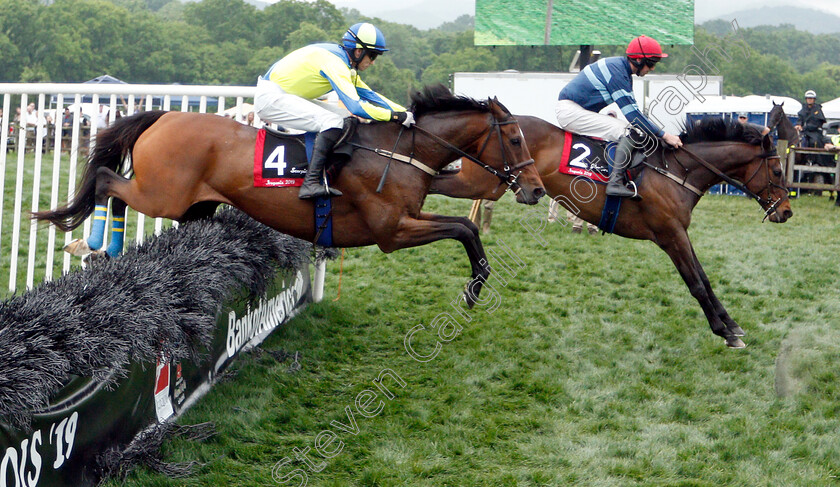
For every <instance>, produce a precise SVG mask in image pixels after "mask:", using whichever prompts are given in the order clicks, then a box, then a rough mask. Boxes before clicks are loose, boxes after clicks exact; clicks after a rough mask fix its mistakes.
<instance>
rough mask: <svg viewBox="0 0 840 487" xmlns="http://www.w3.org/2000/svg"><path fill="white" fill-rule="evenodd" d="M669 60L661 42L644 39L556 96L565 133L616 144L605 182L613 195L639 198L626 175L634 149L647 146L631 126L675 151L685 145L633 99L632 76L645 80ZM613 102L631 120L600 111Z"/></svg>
mask: <svg viewBox="0 0 840 487" xmlns="http://www.w3.org/2000/svg"><path fill="white" fill-rule="evenodd" d="M664 57H668V55H667V54H665V53H663V52H662V48H661V47H660V46H659V43H658V42H656V41H655V40H654V39H651V38H650V37H646V36H640V37H637V38H635V39H633V40H632V41H630V44H629V45H628V46H627V50H626V56H617V57H610V58H605V59H601V60H599V61H597V62H595V63H593V64H590V65H588V66H586V67H584V68H583V69H582V70H581V72H580V74H578V75H577V76H575V78H574V79H573V80H572V81H571V82H570V83H569V84H568V85H566V86H565V87H564V88H563V90H562V91H560V96H559V97H558V102H557V106H556V109H555V113H556V115H557V123H558V125H559V126H560V128H562V129H563V130H568V131H570V132H574V133H577V134H581V135H586V136H590V137H599V138H601V139H605V140H610V141H617V142H618V148H617V149H616V158H615V159H616V160H615V162H614V164H613V166H614V168H617V169H618V170H613V171H612V173H611V175H610V182H609V183H608V184H607V189H606V192H607V194H608V195H611V196H620V197H635V198H638V191H637V190H636V187H635V185H633V187H632V189H631V188H628V187H627V186H626V185H627V183H626V171H625V169H626V168H627V166H628V164H629V163H630V155H631V151H632V148H633V147H634V146H636V147H639V146H641V145H643V144H644V134H642V133H639V132H638V131H637V130H631V127H635V128H637V129H641V130H643V131H645V132H647V133H648V134H650V135H652V136H654V137H657V138H661V139H662V140H664V141H665V142H666V143H667V144H670V145H672V146H674V147H679V146H681V145H682V142H681V141H680V138H679V137H677V136H676V135H673V134H668V133H666V132H665V131H664V130H662V128H661V127H658V126H657V125H656V124H654V123H653V122H651V121H650V120H648V118H647V117H645V116H644V114H642V112H641V110H639V106H638V105H637V104H636V97H635V96H634V95H633V79H632V76H633V75H634V74H635V75H636V76H639V77H642V76H644V75H646V74H647V73H649V72H651V71H652V70H653V69H654V68H655V67H656V63H657V62H659V60H660V59H662V58H664ZM610 103H616V104H617V105H618V107H619V108H620V109H621V113H622V114H623V115H624V117H625V118H626V119H627V121H624V120H621V119H617V118H613V117H609V116H607V115H602V114H600V113H598V111H599V110H601V109H602V108H604V107H606V106H607V105H609V104H610Z"/></svg>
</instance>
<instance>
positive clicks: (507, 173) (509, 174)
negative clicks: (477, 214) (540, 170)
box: [412, 117, 534, 193]
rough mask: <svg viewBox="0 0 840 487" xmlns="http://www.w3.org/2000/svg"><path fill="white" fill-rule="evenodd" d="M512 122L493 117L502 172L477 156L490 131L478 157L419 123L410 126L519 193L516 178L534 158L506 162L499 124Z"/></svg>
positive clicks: (513, 121)
mask: <svg viewBox="0 0 840 487" xmlns="http://www.w3.org/2000/svg"><path fill="white" fill-rule="evenodd" d="M512 123H517V122H516V120H505V121H501V122H500V121H498V120H496V119H495V117H494V118H493V128H494V129H495V131H496V134H497V135H498V136H499V147H501V149H502V162H503V163H504V172H500V171H498V170H496V169H495V168H493V167H491V166H490V165H488V164H487V163H485V162H482V161H481V160H479V159H478V157H481V154H483V153H484V149H486V148H487V145H488V144H489V143H490V137H491V136H492V134H491V133H490V131H488V132H487V138H486V139H484V144H482V145H481V149H480V150H479V151H478V157H473V156H471V155H469V154H467V153H466V152H464V151H463V150H461V149H460V148H459V147H456V146H455V145H453V144H452V143H450V142H448V141H447V140H444V139H442V138H441V137H439V136H437V135H435V134H433V133H431V132H429V131H428V130H426V129H424V128H423V127H420V126H419V125H413V126H412V127H413V128H414V129H415V130H417V131H419V132H420V133H422V134H423V135H425V136H427V137H429V138H430V139H432V140H434V141H435V142H437V143H438V144H440V145H441V146H443V147H445V148H447V149H449V150H451V151H452V152H454V153H456V154H458V155H459V156H461V157H463V158H466V159H468V160H470V161H472V162H474V163H476V164H478V166H479V167H481V168H482V169H484V170H485V171H487V172H489V173H490V174H492V175H494V176H496V177H497V178H499V180H500V181H501V183H499V186H501V185H502V184H507V186H508V189H513V188H516V189H515V190H514V193H519V190H520V189H521V188H519V183H518V182H517V179H518V178H519V175H520V174H522V170H523V169H524V168H526V167H528V166H530V165H531V164H533V163H534V159H533V158H531V159H528V160H527V161H523V162H520V163H519V164H517V165H515V166H513V167H511V166H510V164H508V161H507V153H506V152H505V146H504V144H503V141H502V128H501V126H502V125H510V124H512ZM514 171H517V172H516V174H514Z"/></svg>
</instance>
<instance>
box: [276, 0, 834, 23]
mask: <svg viewBox="0 0 840 487" xmlns="http://www.w3.org/2000/svg"><path fill="white" fill-rule="evenodd" d="M269 1H271V0H269ZM310 1H311V0H310ZM330 1H331V2H332V3H334V4H336V5H338V6H339V7H351V8H356V9H358V10H359V11H360V12H362V13H365V10H366V9H365V4H368V5H377V6H378V7H380V8H381V5H382V4H383V3H387V4H389V6H392V8H394V9H397V8H400V7H403V6H408V5H412V4H418V3H422V1H421V0H399V1H394V0H388V1H383V0H330ZM561 1H563V0H561ZM450 4H453V5H454V4H457V5H458V8H457V9H456V10H462V9H464V8H468V9H469V11H470V12H472V13H473V14H474V13H475V0H450ZM778 5H788V6H794V7H796V6H798V7H806V8H813V9H817V10H823V11H826V12H830V13H832V14H834V15H837V16H840V0H735V1H733V0H694V20H695V22H698V23H700V22H705V21H706V20H709V19H713V18H715V17H718V16H721V15H725V14H728V13H732V12H737V11H739V10H748V9H751V8H756V7H764V6H767V7H771V6H773V7H775V6H778Z"/></svg>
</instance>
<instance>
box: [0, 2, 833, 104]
mask: <svg viewBox="0 0 840 487" xmlns="http://www.w3.org/2000/svg"><path fill="white" fill-rule="evenodd" d="M363 20H369V19H367V18H365V17H363V16H362V15H360V14H359V12H358V11H356V10H343V11H339V10H337V9H336V8H335V7H334V6H333V5H332V4H331V3H329V2H328V1H326V0H316V1H315V2H309V1H304V0H281V1H279V2H277V3H274V4H272V5H269V6H268V7H266V8H265V9H264V10H258V9H256V8H255V7H253V6H252V5H250V4H248V3H245V2H244V1H243V0H201V1H200V2H193V3H181V2H180V1H178V0H111V1H108V0H56V1H54V2H52V3H50V4H48V5H47V4H45V3H43V2H41V1H39V0H0V52H3V54H4V56H3V58H4V63H3V64H2V65H0V80H2V81H8V82H16V81H26V82H34V81H53V82H79V81H85V80H87V79H90V78H93V77H96V76H99V75H102V74H105V73H108V74H111V75H113V76H116V77H118V78H120V79H122V80H124V81H127V82H134V83H181V84H238V85H249V84H253V83H255V81H256V77H257V76H258V75H259V74H261V73H263V72H265V70H266V69H267V68H268V67H269V66H270V65H271V63H273V62H274V61H276V60H277V59H279V58H280V57H282V56H283V55H284V54H286V53H287V52H289V51H291V50H293V49H296V48H298V47H301V46H303V45H305V44H308V43H311V42H336V41H337V40H338V39H339V38H340V37H341V35H342V34H343V32H344V29H346V28H347V26H348V25H350V24H352V23H355V22H359V21H363ZM372 21H373V22H374V23H375V24H376V25H377V26H378V27H379V28H380V29H382V31H383V32H384V33H385V36H386V38H387V39H388V45H389V47H390V48H391V50H392V52H391V53H389V54H388V55H387V56H383V57H380V58H379V59H378V60H377V62H376V64H375V65H374V66H373V67H372V68H370V70H368V71H366V72H365V76H364V78H365V80H366V81H367V82H368V84H370V85H371V86H374V87H375V88H376V89H377V90H380V91H381V92H382V93H383V94H385V95H386V96H388V97H390V98H392V99H394V100H395V101H399V102H401V103H405V102H406V101H407V98H408V96H407V93H408V92H409V90H411V89H415V88H417V87H419V86H420V85H421V84H428V83H437V82H443V83H447V82H448V80H449V76H450V75H451V74H452V73H453V72H455V71H501V70H505V69H516V70H519V71H565V70H566V69H568V66H569V63H570V61H571V57H572V56H573V54H574V52H575V50H576V48H575V47H571V46H569V47H560V46H549V47H544V46H536V47H526V46H501V47H486V46H474V45H473V30H472V18H471V17H468V16H462V17H461V18H458V19H456V20H455V21H453V22H447V23H445V24H443V25H442V26H441V27H440V28H437V29H431V30H419V29H417V28H414V27H412V26H409V25H403V24H397V23H393V22H386V21H381V20H378V19H373V20H372ZM695 44H696V47H697V48H699V49H700V50H704V49H705V46H711V45H724V46H727V47H728V49H730V50H731V51H732V52H735V53H736V54H737V55H729V56H726V55H720V54H719V52H717V51H710V52H711V57H712V58H714V59H713V61H714V62H713V68H714V69H710V68H708V67H707V68H706V72H707V74H710V75H723V76H724V91H725V92H726V93H727V94H733V95H746V94H765V93H773V94H776V95H787V96H793V97H795V98H801V95H802V93H803V92H804V91H805V90H806V89H814V90H816V91H817V92H818V93H819V95H820V99H821V100H828V99H831V98H835V97H838V96H840V34H837V35H813V34H810V33H807V32H803V31H798V30H796V29H794V28H793V27H791V26H782V27H763V28H760V29H759V28H750V29H739V30H738V31H737V32H732V30H731V26H730V25H729V24H727V23H725V22H721V21H714V22H708V23H706V24H704V25H703V26H698V27H697V29H696V34H695ZM596 48H597V49H600V50H601V51H602V52H603V54H604V55H605V56H609V55H619V54H621V53H622V52H623V47H622V46H596ZM667 50H668V52H669V53H671V57H669V58H668V60H667V61H666V62H663V63H661V64H660V66H659V67H658V69H657V72H659V73H663V72H665V73H667V72H671V73H679V72H682V70H683V69H684V67H685V66H687V65H689V64H697V49H692V48H691V47H690V46H673V47H668V48H667ZM715 56H716V58H715Z"/></svg>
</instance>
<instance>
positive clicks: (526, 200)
mask: <svg viewBox="0 0 840 487" xmlns="http://www.w3.org/2000/svg"><path fill="white" fill-rule="evenodd" d="M543 196H545V188H543V187H542V186H537V187H534V188H528V189H526V188H523V187H522V186H521V185H520V186H519V187H518V188H517V191H516V201H517V202H518V203H523V204H526V205H536V204H537V202H539V201H540V198H542V197H543Z"/></svg>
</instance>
